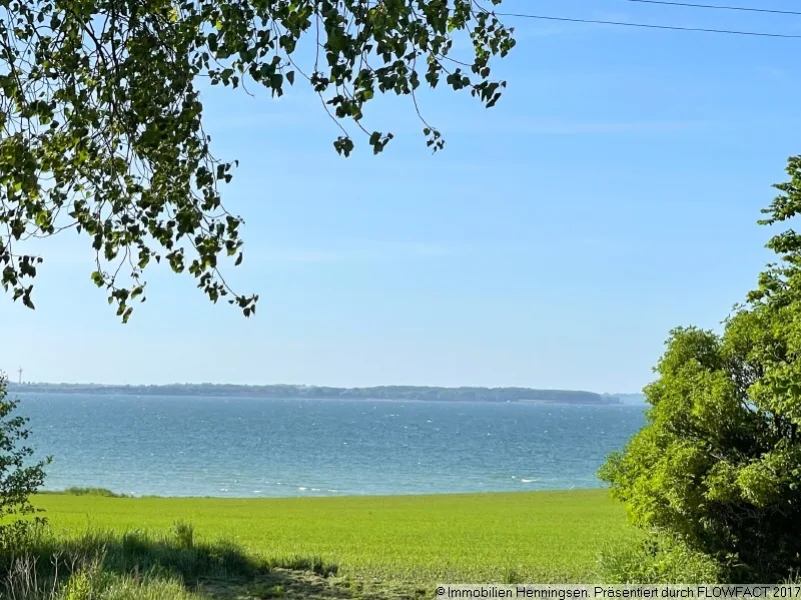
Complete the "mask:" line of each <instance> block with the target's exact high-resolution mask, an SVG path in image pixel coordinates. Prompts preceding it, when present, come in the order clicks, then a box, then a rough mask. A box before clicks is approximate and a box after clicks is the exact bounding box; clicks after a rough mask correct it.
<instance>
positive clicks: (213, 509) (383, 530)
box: [35, 490, 634, 585]
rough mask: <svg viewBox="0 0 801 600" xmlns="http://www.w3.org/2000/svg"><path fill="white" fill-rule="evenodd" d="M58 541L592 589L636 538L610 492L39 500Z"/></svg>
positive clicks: (405, 576)
mask: <svg viewBox="0 0 801 600" xmlns="http://www.w3.org/2000/svg"><path fill="white" fill-rule="evenodd" d="M35 504H36V505H37V506H39V507H41V508H44V509H45V510H46V516H47V517H48V519H49V520H50V523H51V524H52V527H53V529H54V530H55V531H56V532H57V533H58V535H59V536H65V537H68V536H77V535H80V534H81V533H83V532H85V531H87V530H98V529H99V530H104V531H108V530H113V531H116V532H124V531H132V530H145V531H148V532H153V533H156V534H161V533H166V532H169V531H170V529H171V527H172V526H173V524H174V523H175V522H176V521H185V522H188V523H191V524H192V526H193V527H194V530H195V536H196V538H197V539H200V540H205V541H215V540H217V539H219V538H224V539H226V540H229V541H231V542H234V543H236V544H237V545H238V546H239V547H241V548H243V549H244V550H246V551H247V552H249V553H252V554H255V555H258V556H260V557H265V558H268V559H281V558H282V557H284V558H285V557H292V556H307V557H308V556H317V557H320V558H322V559H324V560H325V561H328V562H333V563H336V564H338V565H339V566H340V572H341V573H344V574H345V575H347V576H348V577H351V578H354V579H356V580H360V581H367V582H374V583H379V582H381V583H385V584H387V583H390V582H397V583H404V584H415V585H429V584H431V583H436V582H437V581H453V582H479V581H498V582H503V581H510V582H514V581H515V580H519V581H538V582H546V581H565V582H567V581H591V580H593V574H594V569H595V563H596V560H597V557H598V555H599V553H600V552H601V551H602V550H604V549H608V548H612V547H614V546H616V545H619V544H620V543H622V542H624V541H625V540H627V539H631V537H632V536H633V535H634V533H633V531H632V529H631V528H629V526H628V525H627V524H626V520H625V517H624V513H623V509H622V507H621V506H620V505H618V504H617V503H615V502H613V501H612V500H610V499H609V498H608V497H607V494H606V492H605V491H601V490H598V491H570V492H533V493H509V494H471V495H439V496H389V497H349V498H293V499H243V500H237V499H214V498H193V499H177V498H111V497H101V496H87V495H84V496H78V495H56V494H54V495H50V494H43V495H39V496H37V497H36V499H35Z"/></svg>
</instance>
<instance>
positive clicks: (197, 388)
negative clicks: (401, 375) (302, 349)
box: [8, 383, 623, 406]
mask: <svg viewBox="0 0 801 600" xmlns="http://www.w3.org/2000/svg"><path fill="white" fill-rule="evenodd" d="M8 387H9V392H12V393H14V392H16V393H45V394H93V395H94V394H103V395H128V396H202V397H220V398H236V397H240V398H254V399H255V398H262V399H317V400H373V401H376V400H387V401H401V402H403V401H423V402H425V401H429V402H430V401H434V402H494V403H517V402H519V403H542V404H576V405H582V406H617V405H622V404H623V402H622V401H621V399H620V398H619V397H618V396H616V395H611V394H598V393H595V392H586V391H573V390H543V389H533V388H482V387H459V388H445V387H427V386H379V387H365V388H335V387H323V386H302V385H253V386H251V385H232V384H171V385H99V384H64V383H60V384H59V383H23V384H15V383H9V386H8Z"/></svg>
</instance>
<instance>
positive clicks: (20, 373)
mask: <svg viewBox="0 0 801 600" xmlns="http://www.w3.org/2000/svg"><path fill="white" fill-rule="evenodd" d="M17 372H18V373H19V384H20V385H22V367H20V368H19V369H17Z"/></svg>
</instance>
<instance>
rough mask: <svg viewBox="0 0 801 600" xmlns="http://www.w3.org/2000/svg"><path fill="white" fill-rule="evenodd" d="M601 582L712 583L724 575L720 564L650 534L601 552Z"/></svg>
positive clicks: (667, 539)
mask: <svg viewBox="0 0 801 600" xmlns="http://www.w3.org/2000/svg"><path fill="white" fill-rule="evenodd" d="M598 576H599V579H600V580H601V581H603V582H604V583H612V584H624V583H632V584H657V583H676V584H678V583H684V584H690V583H716V582H718V581H720V580H721V579H725V576H724V574H723V570H722V566H721V565H720V564H719V563H717V562H716V561H715V560H714V559H712V558H710V557H709V556H707V555H706V554H703V553H702V552H698V551H694V550H691V549H689V548H688V547H687V546H686V545H684V544H682V543H681V542H679V541H676V540H673V539H671V538H668V537H658V536H657V537H651V538H647V539H644V540H639V541H637V542H636V543H635V544H633V545H630V546H626V547H624V548H619V549H615V550H613V551H607V552H604V553H603V554H602V555H601V557H600V559H599V563H598Z"/></svg>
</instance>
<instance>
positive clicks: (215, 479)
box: [18, 394, 644, 497]
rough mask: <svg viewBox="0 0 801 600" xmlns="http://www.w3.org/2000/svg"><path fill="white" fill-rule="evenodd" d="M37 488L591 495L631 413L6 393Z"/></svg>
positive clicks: (638, 419) (632, 426)
mask: <svg viewBox="0 0 801 600" xmlns="http://www.w3.org/2000/svg"><path fill="white" fill-rule="evenodd" d="M18 397H19V399H20V400H21V403H20V407H19V412H20V413H21V414H24V415H26V416H28V417H30V419H31V422H30V426H31V428H32V430H33V436H32V441H33V443H34V444H35V446H36V447H37V450H38V451H39V452H40V453H43V454H51V455H53V457H54V462H53V464H52V465H51V466H50V467H49V476H48V479H47V485H46V487H47V488H49V489H63V488H65V487H68V486H71V485H81V486H102V487H106V488H110V489H112V490H114V491H118V492H125V493H133V494H137V495H143V494H156V495H165V496H237V497H255V496H299V495H358V494H418V493H452V492H478V491H514V490H536V489H570V488H588V487H597V486H600V485H601V482H600V481H598V479H597V478H596V477H595V473H596V471H597V469H598V467H599V466H600V465H601V463H602V462H603V460H604V457H605V455H606V454H607V453H608V452H610V451H611V450H615V449H618V448H621V447H622V446H623V444H624V443H625V442H626V440H627V439H628V438H629V437H630V436H631V435H632V434H633V433H635V432H636V431H637V430H638V429H639V428H640V427H641V426H642V425H643V424H644V416H643V409H642V407H633V406H564V405H537V404H516V403H512V404H490V403H440V402H386V401H375V402H374V401H364V400H348V401H341V400H297V399H292V400H274V399H254V398H208V397H175V396H171V397H156V396H147V397H136V396H115V397H109V396H99V395H67V394H51V395H44V394H37V395H26V394H20V395H19V396H18Z"/></svg>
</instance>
